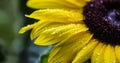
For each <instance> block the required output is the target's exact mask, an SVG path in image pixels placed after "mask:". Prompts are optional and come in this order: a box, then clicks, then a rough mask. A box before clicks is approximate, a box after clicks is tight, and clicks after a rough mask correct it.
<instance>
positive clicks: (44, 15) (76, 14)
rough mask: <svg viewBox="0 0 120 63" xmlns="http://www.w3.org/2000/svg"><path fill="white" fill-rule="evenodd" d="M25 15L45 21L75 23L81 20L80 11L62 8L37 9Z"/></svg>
mask: <svg viewBox="0 0 120 63" xmlns="http://www.w3.org/2000/svg"><path fill="white" fill-rule="evenodd" d="M27 17H30V18H34V19H38V20H43V21H47V22H50V21H51V22H62V23H76V22H79V23H80V22H83V21H82V20H83V15H82V11H77V10H63V9H44V10H37V11H35V12H33V13H32V14H30V15H28V16H27Z"/></svg>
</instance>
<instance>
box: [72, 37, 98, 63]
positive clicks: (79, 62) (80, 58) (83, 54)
mask: <svg viewBox="0 0 120 63" xmlns="http://www.w3.org/2000/svg"><path fill="white" fill-rule="evenodd" d="M97 43H98V41H97V40H95V39H92V40H91V41H90V42H89V43H88V44H87V45H86V46H84V48H82V49H81V50H80V51H79V52H78V54H77V55H76V57H75V59H74V60H73V62H72V63H84V62H85V61H86V60H88V59H89V58H90V56H91V54H92V52H93V50H94V48H95V47H96V46H97Z"/></svg>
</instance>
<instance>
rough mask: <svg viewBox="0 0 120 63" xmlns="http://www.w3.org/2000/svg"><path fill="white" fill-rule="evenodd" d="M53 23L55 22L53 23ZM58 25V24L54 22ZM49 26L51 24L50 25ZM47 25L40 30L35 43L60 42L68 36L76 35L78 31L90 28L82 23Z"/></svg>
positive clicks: (48, 43)
mask: <svg viewBox="0 0 120 63" xmlns="http://www.w3.org/2000/svg"><path fill="white" fill-rule="evenodd" d="M51 25H53V24H51ZM54 25H56V24H54ZM48 27H49V26H48ZM48 27H45V29H42V31H41V30H39V31H41V33H39V34H38V35H39V37H38V38H37V39H36V41H35V44H37V45H50V44H54V43H57V42H60V41H62V40H64V39H66V38H67V37H71V36H74V35H76V34H77V33H80V32H83V31H87V30H88V28H87V27H86V26H85V25H82V24H81V25H80V24H68V25H63V26H61V25H60V26H57V27H56V26H55V27H52V28H51V26H50V28H48Z"/></svg>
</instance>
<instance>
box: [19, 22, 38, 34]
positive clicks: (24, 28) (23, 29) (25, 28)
mask: <svg viewBox="0 0 120 63" xmlns="http://www.w3.org/2000/svg"><path fill="white" fill-rule="evenodd" d="M35 25H36V23H34V24H31V25H27V26H25V27H23V28H21V29H20V31H19V33H20V34H23V33H25V32H26V31H28V30H30V29H32V28H33V27H34V26H35Z"/></svg>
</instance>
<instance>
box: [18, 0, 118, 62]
mask: <svg viewBox="0 0 120 63" xmlns="http://www.w3.org/2000/svg"><path fill="white" fill-rule="evenodd" d="M27 5H28V7H31V8H35V9H39V10H36V11H34V12H33V13H31V14H30V15H26V16H27V17H29V18H34V19H37V20H38V21H37V22H35V23H34V24H30V25H28V26H25V27H23V28H22V29H21V30H20V31H19V33H20V34H23V33H24V32H26V31H28V30H32V31H31V35H30V37H31V40H33V39H36V40H35V42H34V43H35V44H36V45H40V46H48V45H53V46H54V47H53V49H52V51H51V53H50V55H49V59H48V62H49V63H84V62H85V61H86V60H88V59H90V60H91V63H120V7H119V6H120V1H119V0H91V1H90V0H28V2H27Z"/></svg>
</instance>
